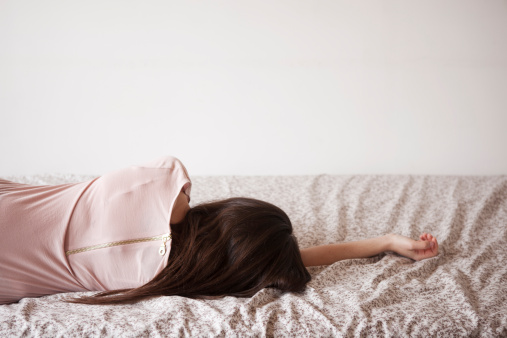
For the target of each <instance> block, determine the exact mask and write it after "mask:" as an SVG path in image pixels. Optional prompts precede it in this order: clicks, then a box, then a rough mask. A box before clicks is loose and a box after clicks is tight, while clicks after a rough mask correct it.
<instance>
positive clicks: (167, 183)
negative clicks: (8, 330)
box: [0, 156, 191, 304]
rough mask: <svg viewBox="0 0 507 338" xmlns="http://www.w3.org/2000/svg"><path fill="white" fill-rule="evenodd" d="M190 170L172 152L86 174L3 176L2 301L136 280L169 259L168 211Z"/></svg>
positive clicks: (114, 286) (0, 210)
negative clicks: (38, 178) (69, 177)
mask: <svg viewBox="0 0 507 338" xmlns="http://www.w3.org/2000/svg"><path fill="white" fill-rule="evenodd" d="M190 185H191V183H190V178H189V176H188V173H187V171H186V169H185V167H184V166H183V164H182V163H181V162H180V161H179V160H178V159H176V158H174V157H170V156H167V157H163V158H161V159H158V160H156V161H153V162H151V163H149V164H146V165H142V166H132V167H129V168H126V169H122V170H118V171H114V172H111V173H108V174H106V175H103V176H101V177H98V178H95V179H93V180H91V181H88V182H82V183H72V184H62V185H56V186H31V185H27V184H20V183H14V182H10V181H6V180H1V179H0V304H5V303H11V302H15V301H18V300H19V299H21V298H23V297H38V296H42V295H48V294H54V293H60V292H71V291H103V290H114V289H122V288H135V287H138V286H141V285H143V284H145V283H147V282H149V281H150V280H151V279H152V278H153V277H155V276H156V275H157V274H158V273H159V272H160V271H162V269H163V268H164V267H166V265H167V260H168V257H169V251H170V248H171V236H170V233H171V229H170V216H171V213H172V208H173V204H174V202H175V200H176V198H177V196H178V195H179V193H180V192H181V191H183V192H184V193H185V194H186V195H187V196H188V198H189V200H190Z"/></svg>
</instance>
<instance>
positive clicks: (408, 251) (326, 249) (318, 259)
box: [301, 233, 438, 266]
mask: <svg viewBox="0 0 507 338" xmlns="http://www.w3.org/2000/svg"><path fill="white" fill-rule="evenodd" d="M384 251H394V252H396V253H398V254H400V255H402V256H405V257H408V258H412V259H414V260H416V261H419V260H421V259H425V258H430V257H434V256H436V255H437V254H438V242H437V239H436V238H435V237H433V236H432V235H431V234H427V233H423V234H422V235H421V236H420V237H419V240H418V241H416V240H413V239H411V238H408V237H405V236H401V235H396V234H389V235H385V236H382V237H376V238H370V239H365V240H362V241H356V242H347V243H336V244H328V245H320V246H314V247H310V248H305V249H301V258H302V259H303V263H304V265H305V266H315V265H329V264H332V263H334V262H337V261H340V260H342V259H352V258H366V257H371V256H375V255H378V254H379V253H382V252H384Z"/></svg>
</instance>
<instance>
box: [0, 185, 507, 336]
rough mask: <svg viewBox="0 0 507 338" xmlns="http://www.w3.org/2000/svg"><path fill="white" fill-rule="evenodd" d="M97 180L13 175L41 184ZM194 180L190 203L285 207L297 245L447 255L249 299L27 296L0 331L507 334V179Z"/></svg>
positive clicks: (342, 273) (381, 264) (336, 275)
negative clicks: (72, 300)
mask: <svg viewBox="0 0 507 338" xmlns="http://www.w3.org/2000/svg"><path fill="white" fill-rule="evenodd" d="M91 178H92V177H90V176H78V175H39V176H31V177H21V176H18V177H7V179H10V180H14V181H18V182H23V183H30V184H36V185H41V184H59V183H67V182H76V181H83V180H88V179H91ZM192 181H193V188H192V201H191V205H195V204H196V203H200V202H204V201H209V200H215V199H222V198H227V197H232V196H246V197H253V198H258V199H263V200H266V201H268V202H271V203H273V204H275V205H278V206H279V207H281V208H282V209H284V210H285V211H286V212H287V214H288V215H289V217H290V218H291V220H292V222H293V225H294V229H295V234H296V236H297V238H298V241H299V245H300V247H308V246H313V245H320V244H327V243H335V242H343V241H354V240H360V239H364V238H369V237H376V236H381V235H384V234H387V233H399V234H402V235H405V236H409V237H412V238H414V239H416V238H418V236H419V234H420V233H422V232H430V233H432V234H433V235H434V236H436V237H437V238H438V241H439V244H440V253H439V255H438V256H437V257H434V258H431V259H427V260H423V261H420V262H415V261H412V260H410V259H408V258H404V257H401V256H399V255H396V254H394V253H384V254H381V255H378V256H375V257H371V258H368V259H354V260H348V261H340V262H336V263H335V264H332V265H330V266H323V267H317V268H311V269H309V271H310V273H311V274H312V281H311V282H310V283H309V284H308V288H307V290H306V292H304V293H303V294H292V293H285V294H282V293H281V292H279V291H278V290H276V289H264V290H262V291H260V292H258V293H257V294H256V295H254V296H253V297H251V298H234V297H225V298H223V299H214V300H192V299H187V298H184V297H174V296H173V297H159V298H154V299H150V300H146V301H141V302H139V303H136V304H133V305H115V306H107V305H106V306H104V305H101V306H90V305H81V304H68V303H65V302H62V301H61V299H62V298H64V297H65V296H68V294H60V295H51V296H45V297H41V298H25V299H22V300H21V301H19V302H18V303H15V304H10V305H1V306H0V336H51V337H59V336H106V337H120V336H121V337H144V336H146V337H148V336H150V337H159V336H164V337H165V336H167V337H176V336H226V337H229V336H230V337H236V336H338V337H339V336H374V337H375V336H381V337H383V336H387V337H400V336H410V337H428V336H452V337H461V336H479V337H502V336H503V337H506V336H507V264H506V262H507V176H389V175H381V176H360V175H353V176H333V175H320V176H241V177H240V176H227V177H202V176H199V177H193V178H192ZM27 250H29V248H27ZM83 294H84V293H83ZM89 294H92V293H89Z"/></svg>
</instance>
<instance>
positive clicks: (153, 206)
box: [0, 156, 438, 304]
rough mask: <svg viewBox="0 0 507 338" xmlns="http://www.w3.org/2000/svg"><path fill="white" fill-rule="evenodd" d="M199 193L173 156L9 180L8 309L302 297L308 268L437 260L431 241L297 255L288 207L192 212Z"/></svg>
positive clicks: (0, 249)
mask: <svg viewBox="0 0 507 338" xmlns="http://www.w3.org/2000/svg"><path fill="white" fill-rule="evenodd" d="M190 188H191V183H190V178H189V177H188V174H187V171H186V169H185V167H184V166H183V164H182V163H181V162H180V161H179V160H178V159H176V158H174V157H170V156H168V157H163V158H161V159H159V160H156V161H153V162H151V163H148V164H146V165H143V166H133V167H129V168H127V169H122V170H118V171H114V172H111V173H108V174H106V175H103V176H101V177H98V178H95V179H93V180H91V181H88V182H82V183H71V184H62V185H56V186H32V185H27V184H20V183H14V182H10V181H6V180H0V234H1V235H0V304H7V303H12V302H16V301H18V300H20V299H21V298H24V297H39V296H43V295H49V294H55V293H62V292H73V291H102V292H100V293H97V294H94V295H92V296H84V297H80V298H69V299H66V300H67V301H69V302H74V303H84V304H118V303H132V302H135V301H138V300H141V299H145V298H148V297H153V296H162V295H164V296H170V295H179V296H185V297H191V298H206V297H220V296H227V295H228V296H237V297H249V296H252V295H254V294H255V293H256V292H257V291H259V290H261V289H262V288H265V287H275V288H278V289H280V290H282V291H291V292H301V291H304V289H305V286H306V284H307V283H308V282H309V281H310V274H309V273H308V271H307V270H306V267H307V266H315V265H328V264H332V263H333V262H336V261H339V260H342V259H351V258H363V257H370V256H374V255H377V254H379V253H381V252H384V251H394V252H396V253H398V254H400V255H403V256H406V257H409V258H412V259H414V260H421V259H425V258H429V257H433V256H436V255H437V254H438V243H437V240H436V238H435V237H433V236H432V235H430V234H426V233H423V234H422V235H421V236H420V237H419V240H412V239H410V238H407V237H404V236H400V235H394V234H389V235H385V236H382V237H378V238H372V239H366V240H362V241H357V242H349V243H338V244H330V245H322V246H315V247H310V248H305V249H299V248H298V244H297V241H296V238H295V237H294V235H293V229H292V225H291V222H290V220H289V217H288V216H287V215H286V214H285V212H283V211H282V210H281V209H279V208H278V207H276V206H274V205H272V204H270V203H267V202H263V201H259V200H255V199H251V198H229V199H226V200H222V201H216V202H211V203H205V204H200V205H197V206H195V207H192V208H190V207H189V204H188V203H189V201H190Z"/></svg>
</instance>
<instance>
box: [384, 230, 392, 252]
mask: <svg viewBox="0 0 507 338" xmlns="http://www.w3.org/2000/svg"><path fill="white" fill-rule="evenodd" d="M383 237H384V243H385V247H384V251H394V235H393V234H387V235H385V236H383Z"/></svg>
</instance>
